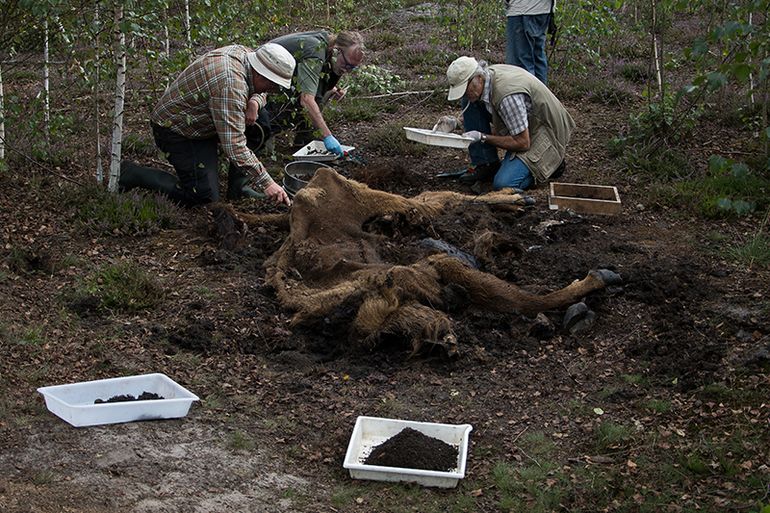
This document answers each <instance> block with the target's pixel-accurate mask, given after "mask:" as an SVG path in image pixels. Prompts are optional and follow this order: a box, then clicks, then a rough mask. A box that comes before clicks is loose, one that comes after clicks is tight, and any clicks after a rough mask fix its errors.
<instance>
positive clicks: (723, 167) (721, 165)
mask: <svg viewBox="0 0 770 513" xmlns="http://www.w3.org/2000/svg"><path fill="white" fill-rule="evenodd" d="M653 197H655V198H656V200H657V201H658V202H660V203H662V204H663V205H665V206H670V207H675V208H682V207H684V208H685V209H690V210H692V211H694V212H695V213H698V214H700V215H701V216H703V217H706V218H709V219H720V218H738V217H743V216H747V215H750V214H752V213H753V212H757V211H759V212H761V211H765V210H767V209H768V208H770V180H768V179H767V178H765V177H763V176H761V175H760V174H759V173H756V172H752V171H751V170H750V169H749V168H748V167H747V166H746V165H745V164H743V163H740V162H733V161H730V160H728V159H724V158H722V157H719V156H712V157H711V159H710V160H709V170H708V173H707V175H706V176H705V177H702V178H696V179H686V180H682V181H679V182H675V183H671V184H665V185H658V186H657V187H654V188H653ZM762 239H764V240H762ZM754 245H755V246H756V247H753V248H751V249H749V252H752V251H754V252H755V251H757V247H758V248H759V249H760V253H763V252H762V251H761V249H762V248H765V249H766V247H767V240H766V238H765V237H762V238H759V240H758V241H757V242H756V243H754ZM765 255H766V253H765Z"/></svg>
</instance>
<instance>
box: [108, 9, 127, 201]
mask: <svg viewBox="0 0 770 513" xmlns="http://www.w3.org/2000/svg"><path fill="white" fill-rule="evenodd" d="M118 1H119V3H118V4H117V5H116V7H115V46H116V48H115V60H116V64H117V70H118V71H117V80H116V83H115V110H114V112H113V116H112V158H111V160H110V181H109V184H108V185H107V189H108V190H109V191H110V192H117V191H118V179H119V178H120V150H121V147H122V145H123V104H124V101H125V94H126V34H125V33H124V32H123V30H122V28H121V23H122V22H123V4H122V3H121V2H120V0H118Z"/></svg>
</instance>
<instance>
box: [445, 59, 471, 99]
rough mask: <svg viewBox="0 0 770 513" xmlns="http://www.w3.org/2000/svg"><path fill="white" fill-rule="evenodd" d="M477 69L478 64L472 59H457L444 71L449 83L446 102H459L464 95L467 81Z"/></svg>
mask: <svg viewBox="0 0 770 513" xmlns="http://www.w3.org/2000/svg"><path fill="white" fill-rule="evenodd" d="M478 67H479V63H478V62H477V61H476V59H474V58H473V57H458V58H457V59H455V60H454V61H452V64H450V65H449V68H447V70H446V79H447V81H448V82H449V95H448V96H447V99H448V100H459V99H460V98H462V97H463V95H464V94H465V89H466V88H467V87H468V80H470V79H471V77H472V76H473V74H474V73H475V72H476V70H477V69H478Z"/></svg>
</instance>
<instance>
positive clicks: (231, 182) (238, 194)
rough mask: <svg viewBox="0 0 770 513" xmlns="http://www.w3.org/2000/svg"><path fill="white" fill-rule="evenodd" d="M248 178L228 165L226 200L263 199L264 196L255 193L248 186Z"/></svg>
mask: <svg viewBox="0 0 770 513" xmlns="http://www.w3.org/2000/svg"><path fill="white" fill-rule="evenodd" d="M250 178H251V177H250V176H249V175H247V174H246V173H244V172H243V171H241V170H240V169H239V168H237V167H236V166H233V165H230V169H229V170H228V172H227V199H229V200H237V199H241V198H260V199H262V198H265V197H266V196H265V194H263V193H261V192H257V191H255V190H254V189H252V188H251V187H249V186H248V183H249V180H250Z"/></svg>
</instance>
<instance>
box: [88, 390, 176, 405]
mask: <svg viewBox="0 0 770 513" xmlns="http://www.w3.org/2000/svg"><path fill="white" fill-rule="evenodd" d="M154 399H165V397H163V396H160V395H158V394H156V393H153V392H142V395H140V396H139V397H134V396H133V395H130V394H127V395H114V396H112V397H110V398H109V399H107V400H106V401H105V400H104V399H97V400H96V401H94V404H104V403H125V402H128V401H152V400H154Z"/></svg>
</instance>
